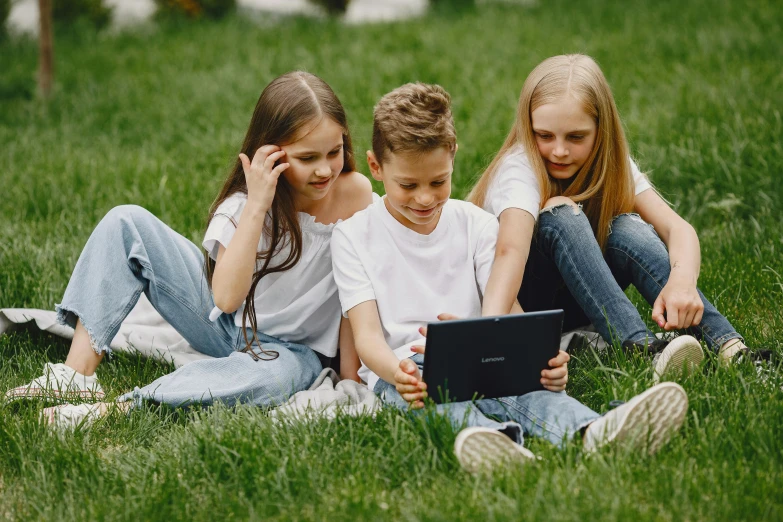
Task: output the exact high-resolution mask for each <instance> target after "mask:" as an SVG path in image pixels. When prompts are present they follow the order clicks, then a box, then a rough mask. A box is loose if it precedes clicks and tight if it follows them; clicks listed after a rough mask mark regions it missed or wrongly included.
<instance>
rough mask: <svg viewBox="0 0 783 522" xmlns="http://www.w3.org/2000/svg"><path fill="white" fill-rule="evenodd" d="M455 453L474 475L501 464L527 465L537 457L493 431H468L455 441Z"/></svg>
mask: <svg viewBox="0 0 783 522" xmlns="http://www.w3.org/2000/svg"><path fill="white" fill-rule="evenodd" d="M454 453H455V454H456V455H457V460H459V463H460V464H461V465H462V468H463V469H464V470H466V471H469V472H470V473H478V472H482V471H483V472H487V471H492V470H493V469H494V468H496V467H498V466H501V465H515V464H524V463H526V462H529V461H531V460H535V459H536V457H535V455H533V453H532V452H531V451H530V450H529V449H527V448H523V447H522V446H520V445H519V444H517V443H516V442H514V441H513V440H511V439H510V438H508V437H507V436H506V435H504V434H503V433H501V432H499V431H497V430H493V429H491V428H481V427H473V428H465V429H464V430H462V431H460V432H459V435H457V440H455V441H454Z"/></svg>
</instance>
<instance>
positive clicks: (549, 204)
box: [541, 196, 582, 214]
mask: <svg viewBox="0 0 783 522" xmlns="http://www.w3.org/2000/svg"><path fill="white" fill-rule="evenodd" d="M564 205H568V206H569V207H571V208H572V209H573V210H572V212H573V213H574V214H579V213H580V212H581V210H582V205H580V204H579V203H576V202H575V201H574V200H573V199H571V198H567V197H565V196H555V197H553V198H549V199H548V200H546V202H545V203H544V206H543V207H542V208H541V214H543V213H545V212H550V213H553V214H554V213H556V211H557V210H558V209H559V208H562V207H563V206H564Z"/></svg>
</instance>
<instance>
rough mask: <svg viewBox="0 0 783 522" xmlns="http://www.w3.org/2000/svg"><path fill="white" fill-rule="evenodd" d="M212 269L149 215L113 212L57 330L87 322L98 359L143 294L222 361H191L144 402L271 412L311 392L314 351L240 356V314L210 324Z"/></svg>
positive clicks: (269, 345) (90, 247)
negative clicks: (209, 277) (266, 356)
mask: <svg viewBox="0 0 783 522" xmlns="http://www.w3.org/2000/svg"><path fill="white" fill-rule="evenodd" d="M203 263H204V256H203V254H202V252H201V250H200V249H199V248H198V247H197V246H196V245H194V244H193V243H191V242H190V241H188V240H187V239H185V238H184V237H182V236H181V235H179V234H177V233H176V232H174V231H173V230H172V229H171V228H169V227H168V226H166V225H165V224H164V223H163V222H162V221H160V220H159V219H158V218H156V217H155V216H153V215H152V214H151V213H150V212H148V211H147V210H145V209H143V208H141V207H138V206H132V205H124V206H120V207H116V208H113V209H112V210H111V211H109V213H108V214H106V216H105V217H104V218H103V219H102V220H101V222H100V223H99V224H98V226H97V227H95V230H94V231H93V233H92V235H91V236H90V239H89V240H88V241H87V245H86V246H85V247H84V250H83V251H82V253H81V256H79V261H78V262H77V263H76V268H74V271H73V274H72V275H71V279H70V281H69V282H68V287H67V288H66V290H65V295H64V296H63V301H62V303H61V304H59V305H57V318H58V321H59V322H60V323H61V324H67V325H69V326H71V327H75V325H76V320H77V318H78V319H80V320H81V323H82V325H83V326H84V328H85V329H86V330H87V332H88V334H89V337H90V344H91V345H92V348H93V349H94V350H95V351H96V353H102V352H109V351H110V349H109V343H110V342H111V340H112V339H113V338H114V336H115V335H117V332H118V331H119V329H120V325H121V323H122V321H123V320H124V319H125V318H126V317H127V315H128V314H129V313H130V311H131V310H132V309H133V307H134V306H135V305H136V302H137V301H138V299H139V296H140V295H141V293H142V292H144V293H145V294H146V296H147V297H148V298H149V301H150V303H152V305H153V306H154V307H155V309H156V310H157V311H158V312H159V313H160V314H161V315H162V316H163V318H164V319H166V321H168V322H169V323H170V324H171V325H172V326H173V327H174V328H175V329H176V330H177V331H178V332H179V333H180V334H181V335H182V336H183V337H184V338H185V339H186V340H187V341H188V343H190V345H191V346H192V347H193V348H195V349H196V350H198V351H199V352H201V353H204V354H207V355H211V356H212V357H215V358H216V359H204V360H199V361H195V362H192V363H190V364H187V365H185V366H183V367H181V368H179V369H178V370H176V371H175V372H173V373H171V374H169V375H166V376H164V377H161V378H160V379H158V380H156V381H155V382H153V383H152V384H150V385H148V386H145V387H144V388H142V389H141V390H138V389H137V391H136V393H135V395H136V398H137V399H138V398H143V399H147V400H152V401H154V402H159V403H166V404H169V405H172V406H184V405H187V404H191V403H196V402H198V403H205V404H210V403H212V402H214V401H218V400H219V401H221V402H225V403H228V404H235V403H238V402H242V403H250V404H255V405H259V406H272V405H276V404H279V403H281V402H283V401H285V400H286V399H287V398H288V397H289V396H290V395H291V394H293V393H295V392H297V391H301V390H304V389H307V388H308V387H309V386H310V384H311V383H312V382H313V381H314V380H315V378H316V377H317V376H318V374H319V373H320V371H321V361H320V360H319V358H318V356H317V355H316V354H315V352H314V351H313V350H311V349H310V348H308V347H307V346H303V345H300V344H296V343H289V342H285V341H281V340H279V339H275V338H273V337H270V336H267V335H264V334H261V333H259V335H258V336H259V339H260V341H261V342H262V344H263V345H264V349H265V350H274V351H276V352H278V353H279V357H277V358H276V359H274V360H256V358H255V357H252V356H251V355H250V354H248V353H244V352H238V351H237V350H238V349H241V348H244V346H245V341H244V335H242V328H241V327H238V326H236V324H235V323H234V314H223V315H221V316H220V317H219V318H218V319H217V320H216V321H214V322H212V321H210V320H209V313H210V311H211V310H212V308H213V307H214V301H213V299H212V293H211V291H210V289H209V286H208V285H207V281H206V278H205V277H204V269H203ZM335 313H337V311H335ZM250 335H251V334H250V333H249V336H250ZM255 353H259V351H256V352H255Z"/></svg>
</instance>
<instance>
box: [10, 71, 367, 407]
mask: <svg viewBox="0 0 783 522" xmlns="http://www.w3.org/2000/svg"><path fill="white" fill-rule="evenodd" d="M354 169H355V164H354V157H353V150H352V147H351V138H350V134H349V132H348V126H347V121H346V116H345V111H344V109H343V107H342V105H341V104H340V101H339V100H338V99H337V97H336V96H335V94H334V93H333V92H332V90H331V89H330V88H329V86H328V85H327V84H326V83H325V82H324V81H323V80H321V79H320V78H318V77H316V76H314V75H312V74H308V73H304V72H292V73H288V74H285V75H283V76H280V77H279V78H277V79H275V80H273V81H272V82H271V83H270V84H269V85H268V86H267V87H266V88H265V89H264V91H263V92H262V93H261V97H260V98H259V99H258V103H257V104H256V107H255V111H254V112H253V116H252V119H251V121H250V127H249V129H248V131H247V134H246V135H245V139H244V142H243V143H242V147H241V149H240V153H239V155H238V158H237V160H236V163H235V164H234V167H233V169H232V170H231V173H230V174H229V176H228V178H227V180H226V181H225V183H224V185H223V188H222V189H221V190H220V192H219V194H218V196H217V198H216V200H215V202H214V203H213V205H212V207H211V208H210V209H209V213H208V216H209V217H208V226H207V230H206V233H205V237H204V241H203V242H202V246H203V251H202V250H201V249H199V248H198V247H197V246H196V245H194V244H193V243H191V242H190V241H188V240H187V239H186V238H184V237H182V236H181V235H179V234H177V233H176V232H174V231H173V230H172V229H170V228H169V227H168V226H166V225H165V224H164V223H163V222H161V221H160V220H159V219H157V218H156V217H155V216H153V215H152V214H151V213H149V212H148V211H146V210H145V209H143V208H141V207H137V206H120V207H116V208H114V209H112V210H111V211H110V212H109V213H108V214H107V215H106V217H104V219H103V220H102V221H101V222H100V223H99V224H98V226H97V227H96V229H95V230H94V231H93V233H92V235H91V236H90V239H89V241H88V242H87V245H86V246H85V248H84V250H83V251H82V254H81V256H80V258H79V261H78V263H77V264H76V268H75V269H74V272H73V275H72V276H71V279H70V281H69V283H68V287H67V288H66V290H65V295H64V297H63V301H62V304H59V305H57V313H58V319H59V321H60V322H61V323H63V324H68V325H70V326H72V327H74V328H75V335H74V338H73V342H72V344H71V348H70V352H69V353H68V357H67V359H66V360H65V362H64V363H60V364H52V363H47V364H46V366H45V368H44V373H43V375H42V376H41V377H38V378H37V379H35V380H33V381H32V382H30V383H28V384H26V385H24V386H20V387H19V388H16V389H13V390H10V391H9V392H8V393H7V397H8V398H12V399H13V398H20V397H31V396H35V397H48V398H54V399H65V398H73V397H74V396H75V395H78V396H83V397H84V398H90V399H101V398H102V397H103V389H102V388H101V385H100V384H99V382H98V380H97V377H96V375H95V371H96V369H97V367H98V365H99V363H100V361H101V359H102V358H103V356H104V354H105V353H106V352H108V351H109V343H110V341H111V339H112V338H113V337H114V336H115V334H116V333H117V331H118V329H119V326H120V324H121V323H122V321H123V319H124V318H125V317H126V316H127V314H128V313H129V312H130V310H131V309H132V308H133V306H134V305H135V303H136V302H137V300H138V298H139V296H140V295H141V293H142V292H144V293H145V294H146V296H147V297H148V298H149V300H150V302H151V303H152V305H153V306H154V307H155V308H156V309H157V310H158V312H160V314H161V315H162V316H163V317H164V318H165V319H166V320H167V321H168V322H169V323H170V324H171V325H172V326H173V327H174V328H175V329H176V330H177V331H178V332H179V333H180V334H182V336H183V337H184V338H185V339H186V340H187V341H188V342H189V343H190V344H191V346H193V347H194V348H195V349H196V350H198V351H200V352H202V353H204V354H207V355H211V356H212V357H214V359H204V360H199V361H196V362H192V363H190V364H188V365H185V366H183V367H181V368H179V369H178V370H177V371H175V372H173V373H172V374H169V375H166V376H164V377H162V378H160V379H158V380H157V381H155V382H153V383H152V384H150V385H148V386H145V387H144V388H142V389H140V390H139V389H137V390H136V391H135V392H134V393H133V394H129V395H127V396H126V397H124V399H129V398H131V397H135V398H136V399H137V402H138V400H141V399H145V400H151V401H154V402H158V403H167V404H170V405H173V406H180V405H186V404H190V403H193V402H202V403H206V404H208V403H211V402H213V401H216V400H221V401H223V402H226V403H228V404H233V403H237V402H244V403H251V404H255V405H259V406H271V405H275V404H277V403H279V402H281V401H283V400H285V398H287V397H288V396H289V395H290V394H292V393H295V392H297V391H299V390H303V389H306V388H307V387H308V386H309V385H310V384H311V383H312V382H313V381H314V380H315V378H316V377H317V375H318V374H319V373H320V371H321V369H322V366H324V365H326V364H328V362H329V360H330V359H331V358H332V357H334V356H335V354H336V352H337V348H338V337H339V338H341V339H342V341H343V343H344V344H345V343H350V342H351V337H352V336H351V335H350V334H348V335H342V336H340V335H339V332H340V329H341V316H340V304H339V300H338V297H337V287H336V286H335V283H334V278H333V277H332V262H331V253H330V250H329V241H330V238H331V232H332V229H333V227H334V225H335V223H337V222H338V221H340V220H343V219H347V218H348V217H350V216H351V215H352V214H353V213H354V212H355V211H357V210H360V209H362V208H364V207H365V206H367V205H368V204H369V203H370V202H371V193H372V192H371V187H370V183H369V181H368V180H367V179H366V178H365V177H364V176H362V175H361V174H359V173H356V172H354ZM343 327H345V325H343ZM346 359H347V361H349V362H350V361H352V360H354V358H353V357H347V358H346ZM356 369H357V368H347V367H346V368H344V369H343V370H344V373H345V374H346V375H349V376H354V375H355V372H356ZM121 399H122V398H121ZM80 412H81V413H87V414H90V415H92V414H93V413H95V411H94V410H90V409H89V408H88V409H87V410H85V411H81V410H80ZM50 413H51V414H52V415H54V413H55V412H53V411H52V410H50ZM71 413H73V412H71ZM77 413H79V412H77Z"/></svg>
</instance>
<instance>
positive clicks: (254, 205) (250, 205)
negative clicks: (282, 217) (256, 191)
mask: <svg viewBox="0 0 783 522" xmlns="http://www.w3.org/2000/svg"><path fill="white" fill-rule="evenodd" d="M245 212H247V213H249V215H248V216H247V217H250V218H251V219H252V218H261V219H263V218H265V217H266V213H267V212H269V208H266V207H265V206H264V204H263V203H259V202H256V201H251V200H248V202H247V204H246V205H245V210H244V212H243V214H244V213H245ZM242 217H245V216H242Z"/></svg>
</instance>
